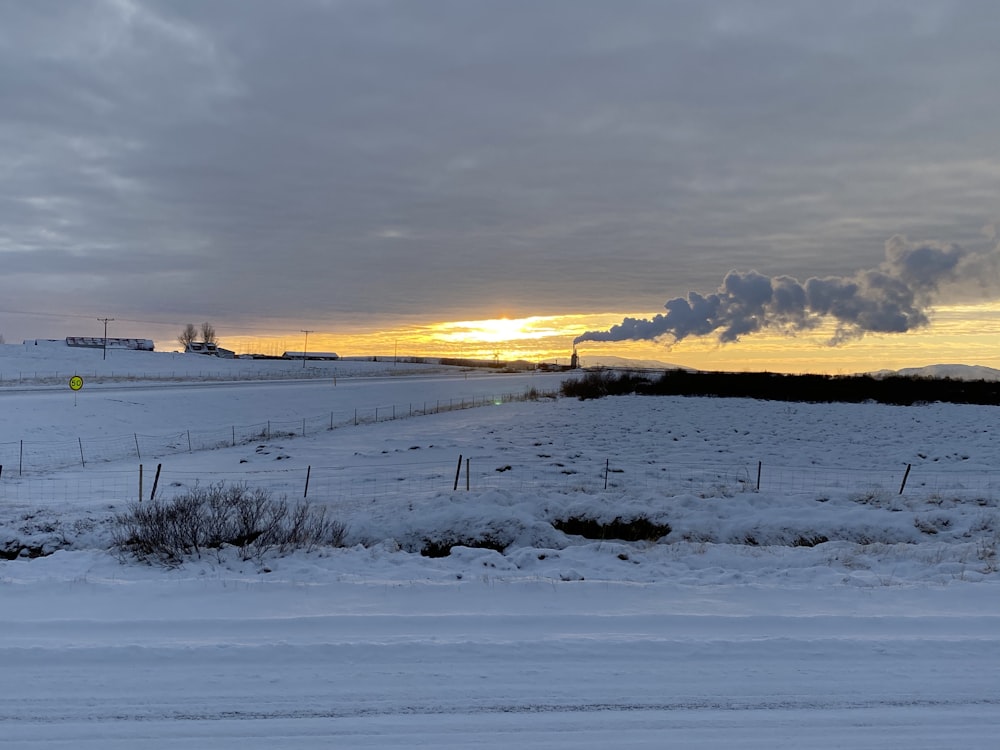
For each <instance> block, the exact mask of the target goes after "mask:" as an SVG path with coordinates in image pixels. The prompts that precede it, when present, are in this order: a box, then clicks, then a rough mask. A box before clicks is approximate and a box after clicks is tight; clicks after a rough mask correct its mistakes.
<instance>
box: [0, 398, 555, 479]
mask: <svg viewBox="0 0 1000 750" xmlns="http://www.w3.org/2000/svg"><path fill="white" fill-rule="evenodd" d="M542 395H545V394H541V393H540V392H538V391H537V390H535V389H529V390H527V391H524V392H522V393H503V394H500V395H493V396H475V397H468V398H451V399H438V400H434V401H421V402H410V403H406V404H388V405H385V406H370V407H363V408H352V409H341V410H339V411H330V412H326V413H324V414H316V415H312V416H307V417H300V418H295V419H278V420H276V419H272V420H266V421H263V422H256V423H254V424H244V425H228V426H222V427H215V428H211V429H198V430H182V431H178V432H171V433H166V434H160V435H143V434H139V433H133V434H131V435H117V436H112V437H100V438H86V439H84V438H79V437H78V438H74V439H70V440H56V441H53V440H46V441H38V440H19V441H9V442H2V443H0V479H2V477H3V475H4V474H7V475H10V474H16V475H17V476H24V475H26V474H33V473H34V474H37V473H44V472H48V471H53V470H56V469H65V468H68V467H72V466H79V467H81V468H87V467H88V466H91V467H92V466H94V465H95V464H100V463H107V462H110V461H120V460H123V459H129V458H134V459H136V460H138V461H150V460H153V459H156V458H162V457H164V456H169V455H175V454H178V453H194V452H196V451H206V450H215V449H218V448H229V447H235V446H237V445H247V444H250V443H254V442H258V441H261V440H272V439H285V438H290V437H306V436H309V435H316V434H319V433H321V432H325V431H328V430H335V429H338V428H344V427H349V426H358V425H361V424H373V423H376V422H386V421H391V420H396V419H408V418H411V417H418V416H425V415H429V414H440V413H444V412H449V411H455V410H460V409H473V408H479V407H483V406H493V405H498V404H505V403H512V402H517V401H528V400H533V399H537V398H539V397H541V396H542Z"/></svg>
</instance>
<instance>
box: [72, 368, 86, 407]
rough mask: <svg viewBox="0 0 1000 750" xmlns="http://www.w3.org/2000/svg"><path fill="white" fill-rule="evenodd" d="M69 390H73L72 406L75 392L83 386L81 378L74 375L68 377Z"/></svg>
mask: <svg viewBox="0 0 1000 750" xmlns="http://www.w3.org/2000/svg"><path fill="white" fill-rule="evenodd" d="M69 387H70V390H71V391H73V406H76V394H77V393H78V392H79V391H80V389H81V388H83V378H81V377H80V376H79V375H74V376H73V377H71V378H70V379H69Z"/></svg>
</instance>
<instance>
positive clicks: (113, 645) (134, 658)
mask: <svg viewBox="0 0 1000 750" xmlns="http://www.w3.org/2000/svg"><path fill="white" fill-rule="evenodd" d="M55 557H58V555H57V556H55ZM39 562H40V561H36V562H35V563H34V565H36V566H37V565H38V564H39ZM99 567H103V565H99ZM112 570H113V569H112ZM213 575H214V574H213ZM4 588H5V591H4V600H5V603H6V605H7V606H5V609H4V613H3V615H2V616H0V629H2V632H3V638H2V640H0V663H2V664H3V665H4V666H3V674H4V678H5V680H4V681H5V683H6V684H7V685H8V686H11V687H13V688H14V689H12V690H10V691H9V692H8V694H7V695H6V697H5V699H4V700H3V702H2V703H0V746H6V747H26V748H28V747H45V748H61V747H66V748H69V747H73V748H104V749H106V748H134V747H139V746H142V747H144V748H180V747H204V746H209V745H211V746H212V747H223V748H224V747H239V748H243V749H244V750H247V749H252V748H269V749H270V748H275V747H282V746H295V747H317V748H318V747H401V746H407V747H435V748H440V747H455V748H459V747H469V746H471V745H472V744H475V745H477V746H479V747H484V748H510V747H512V746H515V745H516V746H520V747H546V748H606V747H609V746H611V745H616V746H618V747H665V746H678V747H680V746H683V747H719V746H723V745H727V746H739V747H753V748H782V747H789V748H791V747H841V746H851V747H886V746H907V747H911V748H940V747H957V746H961V747H966V748H975V747H983V748H985V747H990V746H992V743H993V741H994V740H995V737H996V736H997V732H998V731H1000V683H998V681H997V679H996V673H995V671H994V670H993V669H992V668H989V667H985V668H984V665H993V664H997V663H1000V628H998V625H1000V617H998V612H997V611H996V607H995V606H993V605H991V606H990V607H989V608H988V609H987V610H986V611H985V612H983V613H981V614H978V615H977V614H974V613H973V612H971V611H969V610H970V609H975V607H974V606H970V604H969V601H968V599H966V598H964V597H963V591H962V588H961V587H960V586H959V587H957V588H956V587H948V588H947V589H944V588H942V589H938V590H933V589H932V590H927V589H925V590H923V591H922V592H909V591H907V590H905V589H888V588H887V589H885V590H882V591H880V590H877V589H872V590H863V589H856V590H850V589H846V588H845V589H831V590H829V591H827V592H825V593H826V595H827V596H826V597H824V596H822V595H820V596H817V592H814V591H813V592H811V591H809V590H806V589H802V590H800V591H789V590H785V589H780V588H777V589H771V588H768V587H760V588H754V587H750V588H746V587H743V588H741V587H718V588H715V589H712V588H705V587H684V586H676V585H671V584H649V585H636V584H624V583H617V582H555V583H553V582H551V581H544V582H543V581H519V582H504V581H500V580H492V579H482V580H468V581H456V582H455V583H450V584H449V583H434V584H420V583H412V582H411V583H405V584H404V583H403V582H400V581H393V580H385V581H384V582H382V583H371V582H369V583H363V584H359V583H348V582H330V583H321V584H320V583H317V584H309V585H302V584H297V583H295V582H293V581H291V580H282V579H280V578H279V579H275V580H274V581H267V580H263V581H262V580H261V579H260V578H259V577H254V578H249V577H248V578H246V579H241V578H238V577H236V578H223V579H218V578H214V577H210V578H209V579H207V580H204V579H203V580H199V579H197V578H179V577H178V576H177V575H174V574H170V573H168V572H165V573H164V574H163V576H162V579H161V580H160V581H157V582H154V583H152V584H150V583H149V582H148V581H147V582H146V583H145V584H144V585H143V586H142V588H141V590H140V589H138V588H137V587H135V586H134V585H132V584H131V583H130V582H129V581H127V580H115V579H111V578H108V579H102V578H99V577H95V576H87V577H85V578H83V579H81V580H79V581H75V582H67V581H65V580H63V581H60V582H55V581H53V582H51V583H48V584H46V583H44V582H41V581H39V582H35V583H33V584H32V585H31V586H28V587H21V586H16V585H6V586H4ZM964 593H968V592H964ZM793 601H797V602H798V603H797V604H796V605H794V606H792V607H789V606H788V604H787V603H788V602H793ZM778 602H785V603H786V604H785V605H784V606H783V607H775V606H774V605H776V604H777V603H778ZM54 606H59V607H60V613H58V614H57V613H56V612H54V611H52V608H53V607H54ZM782 610H785V611H782Z"/></svg>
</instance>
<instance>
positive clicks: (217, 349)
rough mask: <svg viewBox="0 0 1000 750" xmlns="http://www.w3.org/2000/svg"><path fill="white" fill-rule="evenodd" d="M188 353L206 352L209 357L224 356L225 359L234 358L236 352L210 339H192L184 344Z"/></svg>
mask: <svg viewBox="0 0 1000 750" xmlns="http://www.w3.org/2000/svg"><path fill="white" fill-rule="evenodd" d="M184 352H185V353H186V354H204V355H206V356H209V357H222V358H223V359H234V358H235V357H236V352H234V351H231V350H229V349H223V348H222V347H221V346H219V345H218V344H214V343H212V342H210V341H191V342H189V343H188V344H186V345H185V346H184Z"/></svg>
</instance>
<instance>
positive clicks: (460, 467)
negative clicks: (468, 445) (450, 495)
mask: <svg viewBox="0 0 1000 750" xmlns="http://www.w3.org/2000/svg"><path fill="white" fill-rule="evenodd" d="M460 476H462V454H461V453H459V454H458V468H457V469H455V486H454V487H452V488H451V489H452V492H455V491H457V490H458V478H459V477H460Z"/></svg>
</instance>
